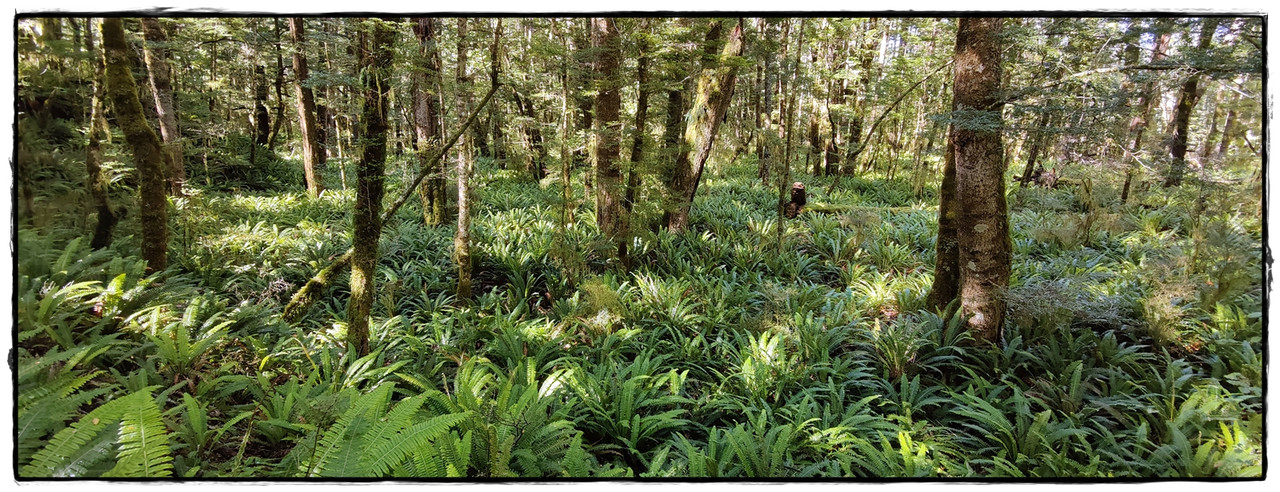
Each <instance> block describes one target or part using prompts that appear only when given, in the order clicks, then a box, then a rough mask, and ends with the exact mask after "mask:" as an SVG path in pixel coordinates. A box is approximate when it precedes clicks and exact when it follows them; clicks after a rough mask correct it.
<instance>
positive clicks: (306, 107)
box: [289, 17, 324, 197]
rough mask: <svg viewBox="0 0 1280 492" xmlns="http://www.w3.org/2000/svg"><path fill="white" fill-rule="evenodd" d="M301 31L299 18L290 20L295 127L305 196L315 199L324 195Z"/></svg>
mask: <svg viewBox="0 0 1280 492" xmlns="http://www.w3.org/2000/svg"><path fill="white" fill-rule="evenodd" d="M303 28H304V26H303V23H302V18H301V17H292V18H290V19H289V36H290V37H291V38H292V40H293V74H294V78H293V88H294V92H295V93H296V94H297V101H298V126H300V127H301V128H300V129H299V130H301V131H300V132H299V133H301V134H302V170H303V174H304V175H305V176H306V180H307V194H309V195H311V196H312V197H318V196H320V192H322V191H324V183H323V182H321V180H320V173H319V172H317V168H318V167H319V166H320V155H321V149H320V142H319V140H320V138H319V125H318V124H317V123H316V101H315V94H314V93H313V92H312V90H311V88H310V87H307V86H306V83H307V81H308V76H309V74H308V72H307V57H306V54H305V51H304V50H305V47H306V44H305V42H304V39H305V38H304V35H305V33H304V31H303Z"/></svg>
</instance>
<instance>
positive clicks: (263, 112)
mask: <svg viewBox="0 0 1280 492" xmlns="http://www.w3.org/2000/svg"><path fill="white" fill-rule="evenodd" d="M253 124H254V137H253V146H252V148H250V149H249V156H250V157H249V164H256V163H257V152H258V147H260V146H266V145H267V142H268V141H270V140H271V115H270V113H267V70H266V68H265V67H263V66H262V65H258V66H256V67H254V69H253Z"/></svg>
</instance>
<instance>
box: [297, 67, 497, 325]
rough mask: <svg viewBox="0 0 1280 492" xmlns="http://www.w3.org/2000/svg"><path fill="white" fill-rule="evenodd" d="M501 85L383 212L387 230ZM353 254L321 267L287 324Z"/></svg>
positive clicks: (301, 293) (349, 251) (301, 292)
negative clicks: (389, 224) (436, 164)
mask: <svg viewBox="0 0 1280 492" xmlns="http://www.w3.org/2000/svg"><path fill="white" fill-rule="evenodd" d="M500 86H501V84H494V85H493V86H492V87H490V88H489V93H488V94H485V95H484V99H481V100H480V104H477V105H476V108H475V109H474V110H473V111H472V112H471V116H468V117H467V120H466V121H465V122H463V123H462V126H461V127H459V128H457V129H456V130H454V132H453V135H450V136H449V138H448V139H446V141H447V142H448V144H446V145H445V146H444V147H442V148H440V149H439V150H437V151H436V153H435V155H434V156H432V157H431V158H430V159H428V160H427V164H426V165H424V166H423V167H422V169H421V170H419V171H418V175H417V176H416V177H414V178H413V182H411V183H409V186H407V187H405V190H404V193H403V194H401V195H400V198H398V199H396V201H395V202H393V203H392V204H391V206H390V207H387V210H386V212H383V214H382V224H383V226H384V227H385V226H386V224H387V222H388V221H390V220H391V217H392V216H394V215H395V214H396V212H397V211H399V210H400V207H403V206H404V204H405V202H408V201H409V198H410V197H412V196H413V195H414V192H415V191H416V190H417V188H418V185H419V184H420V183H422V180H423V179H426V177H427V175H429V174H431V168H432V167H433V166H435V163H436V162H438V161H439V160H440V159H442V158H444V155H445V154H446V153H448V152H449V149H452V148H453V146H454V144H456V143H458V139H459V138H460V137H462V134H463V132H465V131H466V130H467V128H470V127H471V124H472V123H475V120H476V116H478V115H479V114H480V110H482V109H484V107H485V106H486V105H488V104H489V100H490V99H492V98H493V94H494V93H495V92H497V91H498V87H500ZM352 252H353V250H352V249H351V248H347V252H346V253H343V254H342V256H339V257H337V258H335V259H334V260H333V262H332V263H329V265H328V266H325V267H324V268H321V269H320V271H319V272H316V275H315V276H314V277H311V280H308V281H307V283H306V284H304V285H303V286H302V288H300V289H298V292H295V293H294V294H293V297H292V298H290V299H289V304H286V305H285V306H284V314H283V318H284V320H285V322H287V323H294V322H297V321H298V320H299V319H302V315H303V314H305V313H306V311H307V308H309V307H311V304H312V303H314V302H315V300H316V299H315V298H316V295H317V294H318V293H319V292H321V291H323V290H324V289H325V288H327V287H329V282H330V280H332V278H333V276H334V274H336V273H338V272H340V271H342V269H344V268H347V267H348V266H350V265H351V254H352Z"/></svg>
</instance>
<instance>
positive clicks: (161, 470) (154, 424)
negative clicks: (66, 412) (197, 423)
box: [103, 391, 173, 478]
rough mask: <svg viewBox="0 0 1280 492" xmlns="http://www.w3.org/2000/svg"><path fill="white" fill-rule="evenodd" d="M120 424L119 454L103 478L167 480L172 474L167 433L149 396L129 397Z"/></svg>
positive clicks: (156, 407)
mask: <svg viewBox="0 0 1280 492" xmlns="http://www.w3.org/2000/svg"><path fill="white" fill-rule="evenodd" d="M128 398H130V399H131V401H130V402H129V404H128V406H126V407H125V408H124V412H123V415H122V418H121V422H120V454H119V458H118V460H117V462H116V466H115V468H112V469H111V470H110V471H108V472H107V473H105V474H103V476H106V477H145V478H154V477H168V476H171V475H172V474H173V456H172V455H171V454H170V449H169V432H168V430H167V429H165V425H164V420H163V419H162V418H161V415H160V407H159V406H157V405H156V402H155V400H154V399H152V397H151V392H150V391H147V392H138V393H134V394H132V395H129V397H128Z"/></svg>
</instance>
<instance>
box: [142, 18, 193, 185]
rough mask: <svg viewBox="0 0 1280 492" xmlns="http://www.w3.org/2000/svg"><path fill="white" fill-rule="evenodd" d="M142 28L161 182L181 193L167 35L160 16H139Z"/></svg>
mask: <svg viewBox="0 0 1280 492" xmlns="http://www.w3.org/2000/svg"><path fill="white" fill-rule="evenodd" d="M142 32H143V34H144V36H145V37H146V40H147V42H146V43H143V45H142V46H143V50H142V55H143V58H145V59H146V61H147V80H148V81H149V82H150V84H151V94H152V95H153V96H154V98H155V103H156V114H157V115H159V118H158V119H159V120H160V137H161V138H163V139H164V151H165V163H166V164H167V166H168V173H167V176H166V179H165V184H166V185H168V188H169V190H170V191H169V192H170V193H172V194H173V195H182V184H183V183H184V182H185V181H186V180H187V173H186V170H185V168H184V166H183V162H182V159H183V158H182V142H180V141H179V138H180V137H181V135H179V133H178V115H177V114H176V113H175V112H174V109H173V86H172V84H171V83H170V80H169V73H170V71H169V57H168V53H167V51H166V49H165V44H166V43H167V42H168V38H167V36H166V35H165V33H164V29H163V28H162V27H161V26H160V19H158V18H155V17H143V18H142Z"/></svg>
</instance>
